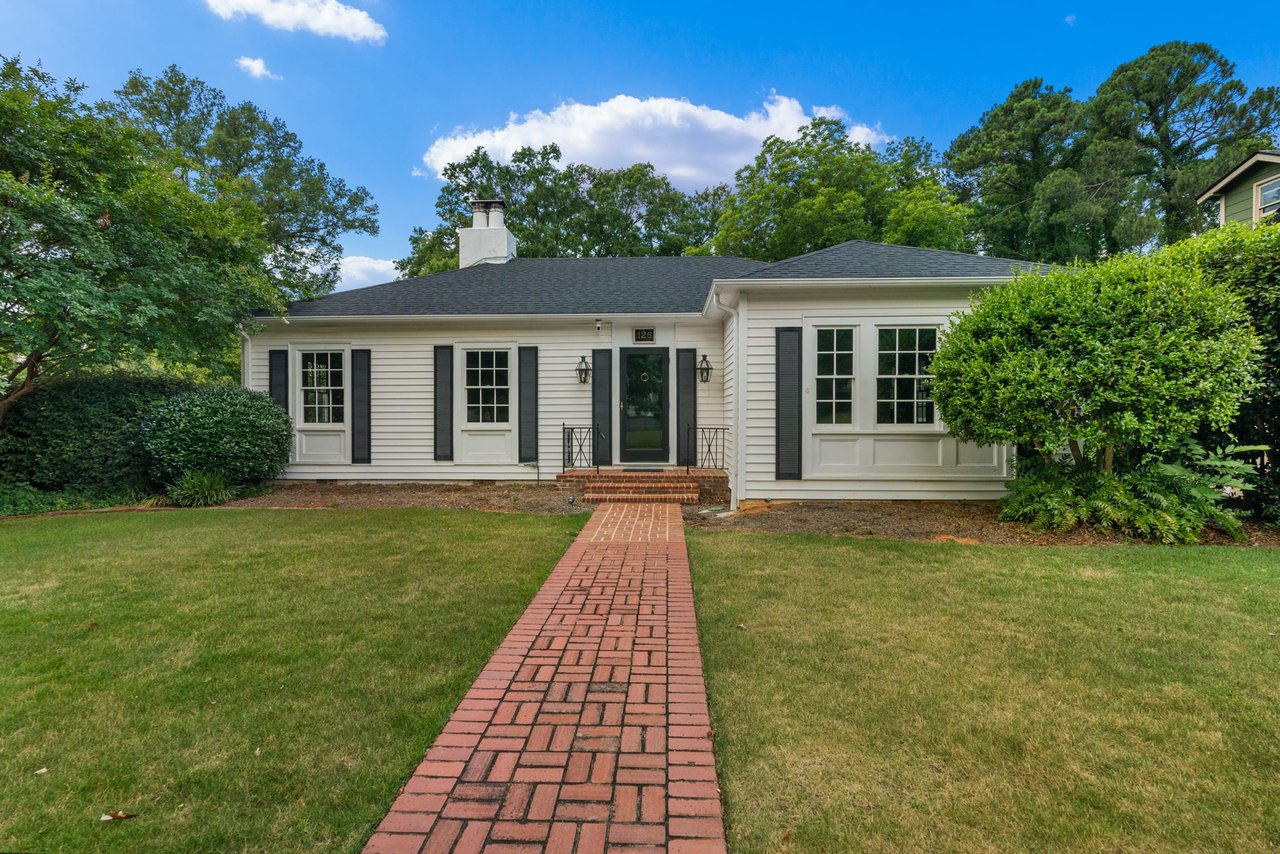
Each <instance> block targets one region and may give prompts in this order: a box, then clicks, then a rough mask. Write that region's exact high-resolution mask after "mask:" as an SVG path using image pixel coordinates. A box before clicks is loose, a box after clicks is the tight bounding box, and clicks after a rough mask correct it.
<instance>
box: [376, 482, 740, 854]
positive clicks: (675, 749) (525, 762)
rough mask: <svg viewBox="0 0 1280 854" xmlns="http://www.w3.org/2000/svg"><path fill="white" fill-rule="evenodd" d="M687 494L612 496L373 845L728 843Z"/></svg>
mask: <svg viewBox="0 0 1280 854" xmlns="http://www.w3.org/2000/svg"><path fill="white" fill-rule="evenodd" d="M721 816H722V814H721V808H720V793H719V789H718V788H717V786H716V771H715V762H714V758H713V755H712V751H711V730H710V721H709V719H708V717H707V697H706V687H705V685H704V683H703V675H702V656H701V653H700V652H699V650H698V632H697V624H696V623H695V620H694V610H693V585H692V582H691V580H690V577H689V558H688V553H687V551H686V549H685V542H684V526H683V523H682V522H681V519H680V508H679V507H678V506H677V505H674V504H605V505H601V506H600V507H599V508H597V510H596V512H595V513H594V514H593V515H592V517H591V520H590V521H589V522H588V523H587V526H586V527H585V528H584V529H583V530H582V533H581V534H579V536H578V538H577V539H576V540H575V541H574V543H573V545H572V546H570V547H569V550H568V551H567V552H566V553H565V555H564V557H563V558H562V559H561V560H560V562H559V563H558V564H557V565H556V568H555V569H554V570H553V571H552V573H551V575H550V577H549V578H548V579H547V581H546V583H545V584H544V585H543V587H542V589H541V590H540V591H539V592H538V595H537V596H535V597H534V599H533V601H532V602H531V603H530V605H529V608H528V609H527V610H526V611H525V613H524V615H523V616H522V617H521V618H520V620H519V622H517V623H516V626H515V628H513V629H512V630H511V633H510V634H509V635H508V636H507V638H506V640H504V641H503V643H502V645H501V646H500V647H499V648H498V651H497V652H496V653H494V655H493V658H492V659H490V661H489V663H488V665H487V666H486V667H485V669H484V672H482V673H481V674H480V676H479V678H477V679H476V681H475V684H474V685H472V687H471V690H470V691H468V692H467V695H466V697H465V698H464V699H463V701H462V702H461V703H460V704H459V705H458V708H457V710H456V711H455V712H454V714H453V717H452V718H451V719H450V720H449V722H448V723H447V724H446V725H445V727H444V730H443V732H441V734H440V737H439V738H437V739H436V742H435V744H434V745H433V746H432V747H431V749H430V750H429V751H427V755H426V757H425V759H424V760H423V762H422V764H421V765H419V766H418V768H417V770H416V771H415V772H414V774H413V776H412V777H411V778H410V779H409V781H408V782H407V783H406V784H405V786H404V789H403V791H402V792H401V793H400V795H399V797H397V798H396V800H395V802H394V803H393V804H392V805H391V810H390V812H388V813H387V815H386V817H385V818H384V819H383V820H382V823H381V824H379V826H378V828H377V831H376V832H375V833H374V834H373V836H372V837H371V838H370V839H369V843H368V845H367V846H366V848H365V851H366V853H367V854H373V853H374V852H414V854H418V852H450V851H452V852H473V851H484V852H536V851H554V852H573V851H578V852H596V851H605V850H608V851H625V852H640V851H672V852H689V854H694V853H695V852H697V854H702V852H723V851H724V850H725V843H724V823H723V820H722V817H721Z"/></svg>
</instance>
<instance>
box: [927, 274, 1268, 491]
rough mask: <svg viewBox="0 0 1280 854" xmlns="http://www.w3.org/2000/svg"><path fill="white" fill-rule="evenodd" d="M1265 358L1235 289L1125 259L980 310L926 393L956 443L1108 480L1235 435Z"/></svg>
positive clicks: (938, 361)
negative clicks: (1029, 455) (1034, 456)
mask: <svg viewBox="0 0 1280 854" xmlns="http://www.w3.org/2000/svg"><path fill="white" fill-rule="evenodd" d="M1258 346H1259V344H1258V337H1257V335H1256V333H1255V332H1254V331H1253V329H1252V327H1251V326H1250V324H1249V315H1248V313H1247V311H1246V310H1245V306H1244V302H1243V301H1242V300H1241V299H1240V297H1239V296H1238V295H1237V294H1235V293H1234V292H1233V291H1232V290H1231V289H1230V288H1228V287H1225V286H1223V285H1221V284H1218V283H1216V282H1213V281H1211V280H1209V279H1208V278H1206V277H1205V276H1204V275H1202V274H1201V273H1200V271H1198V270H1196V269H1194V268H1191V267H1188V266H1187V265H1183V264H1178V263H1173V262H1172V261H1171V260H1170V259H1168V258H1167V257H1165V256H1162V255H1157V256H1152V257H1137V256H1122V257H1117V258H1114V259H1112V260H1110V261H1106V262H1104V263H1101V264H1096V265H1094V266H1090V267H1073V268H1069V269H1062V270H1055V271H1051V272H1049V273H1047V274H1045V275H1035V274H1024V275H1021V276H1018V277H1017V278H1016V279H1014V281H1013V282H1011V283H1010V284H1008V285H1006V286H1004V287H1001V288H993V289H990V290H987V291H984V292H982V293H981V294H979V295H978V296H976V297H975V298H974V301H973V305H972V311H971V312H970V313H968V314H964V315H960V316H958V317H956V318H955V319H953V322H952V325H951V328H950V330H949V331H948V332H947V334H946V335H945V336H943V339H942V341H941V343H940V346H939V349H938V353H937V355H936V356H935V357H934V359H933V365H932V371H933V373H934V375H935V377H936V379H934V380H933V383H932V389H933V396H934V399H935V400H936V401H937V403H938V408H939V411H940V412H941V414H942V417H943V419H944V420H945V421H946V423H947V425H948V427H949V428H950V430H951V432H952V433H954V434H956V435H957V436H959V437H960V438H962V439H965V440H968V441H974V442H977V443H979V444H983V445H990V444H1018V445H1025V446H1030V447H1031V448H1033V449H1035V451H1037V452H1038V453H1040V454H1041V455H1042V456H1043V457H1045V458H1046V459H1048V458H1050V457H1051V456H1052V455H1053V454H1055V453H1056V452H1057V451H1058V450H1059V449H1061V448H1064V447H1065V448H1069V449H1070V450H1071V454H1072V457H1073V459H1074V461H1075V463H1076V464H1077V465H1082V464H1085V463H1086V460H1085V456H1086V455H1088V456H1089V457H1090V458H1091V459H1090V461H1089V462H1090V464H1092V465H1095V466H1096V467H1097V468H1098V469H1099V470H1101V471H1109V470H1111V469H1112V468H1113V466H1114V467H1119V468H1125V467H1126V466H1127V467H1133V466H1136V465H1138V464H1140V463H1142V462H1143V461H1145V460H1147V459H1148V458H1149V457H1150V456H1151V455H1153V454H1154V455H1157V456H1159V455H1162V454H1164V453H1167V452H1170V451H1172V450H1173V449H1175V448H1176V447H1177V446H1178V444H1179V443H1180V442H1181V441H1182V439H1183V438H1184V437H1185V436H1187V435H1189V434H1192V433H1195V432H1196V431H1197V430H1199V429H1200V428H1201V427H1203V426H1206V425H1207V426H1209V427H1213V428H1225V427H1227V426H1228V425H1230V423H1231V421H1232V419H1233V418H1234V417H1235V415H1236V413H1237V412H1238V411H1239V408H1240V405H1241V403H1242V402H1243V401H1244V400H1246V399H1247V398H1248V396H1249V393H1250V391H1251V390H1252V389H1253V388H1254V386H1255V385H1256V380H1255V377H1254V372H1255V367H1256V361H1257V355H1256V353H1257V349H1258Z"/></svg>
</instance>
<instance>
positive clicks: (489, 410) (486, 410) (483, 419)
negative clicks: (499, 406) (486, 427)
mask: <svg viewBox="0 0 1280 854" xmlns="http://www.w3.org/2000/svg"><path fill="white" fill-rule="evenodd" d="M480 423H482V424H492V423H493V407H491V406H482V407H480Z"/></svg>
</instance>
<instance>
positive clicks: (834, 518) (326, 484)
mask: <svg viewBox="0 0 1280 854" xmlns="http://www.w3.org/2000/svg"><path fill="white" fill-rule="evenodd" d="M571 497H572V498H573V503H572V504H571V503H570V502H569V499H570V498H571ZM224 506H226V507H279V508H336V507H433V508H445V509H448V508H454V509H465V510H488V511H497V512H503V513H544V514H562V513H583V512H586V511H589V510H591V509H592V506H591V505H590V504H586V503H584V502H583V501H582V495H581V491H580V490H577V489H569V488H561V487H557V486H556V484H555V483H541V484H539V483H529V482H527V481H526V482H521V483H500V482H494V481H462V482H456V483H346V482H341V481H317V482H306V481H289V482H285V483H280V484H277V485H276V486H275V488H274V489H273V490H272V491H271V492H269V493H267V494H265V495H258V496H255V497H253V498H246V499H242V500H240V501H233V502H231V503H230V504H227V505H224ZM723 509H724V508H722V507H720V508H716V509H715V510H711V511H709V510H708V508H706V507H693V506H689V507H685V508H684V519H685V523H686V524H687V525H688V526H689V527H691V528H699V529H704V530H712V531H717V530H719V531H767V532H793V533H813V534H827V535H834V536H843V537H874V538H880V539H888V540H920V541H926V542H958V543H969V544H979V543H980V544H985V545H1038V546H1113V545H1134V544H1136V543H1135V541H1134V540H1132V539H1130V538H1128V537H1125V536H1122V535H1119V534H1111V535H1104V534H1100V533H1098V532H1096V531H1094V530H1092V529H1079V530H1075V531H1069V532H1067V533H1057V532H1054V531H1036V530H1034V529H1032V528H1031V527H1030V526H1029V525H1025V524H1023V523H1021V522H1001V521H1000V520H998V519H997V518H996V512H997V505H996V503H995V502H994V501H809V502H803V503H801V502H785V501H778V502H774V503H773V504H772V505H770V506H768V507H766V508H762V509H759V510H752V511H749V512H741V513H734V514H731V515H725V516H722V515H721V514H720V512H719V511H722V510H723ZM1245 530H1246V532H1247V534H1248V536H1249V541H1248V542H1246V543H1237V542H1236V541H1235V540H1232V539H1231V538H1230V537H1227V536H1225V535H1224V534H1221V533H1218V532H1216V531H1208V532H1206V534H1205V539H1204V542H1205V544H1206V545H1228V546H1269V547H1280V530H1277V529H1275V528H1268V527H1263V526H1260V525H1254V524H1252V523H1249V524H1246V525H1245Z"/></svg>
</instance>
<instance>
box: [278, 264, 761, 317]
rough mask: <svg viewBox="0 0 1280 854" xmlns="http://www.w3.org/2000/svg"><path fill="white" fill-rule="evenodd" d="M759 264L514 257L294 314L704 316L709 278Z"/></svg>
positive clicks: (330, 299)
mask: <svg viewBox="0 0 1280 854" xmlns="http://www.w3.org/2000/svg"><path fill="white" fill-rule="evenodd" d="M762 266H764V265H763V264H761V263H760V262H758V261H749V260H747V259H745V258H725V257H713V256H693V257H687V258H686V257H672V258H666V257H658V258H515V259H513V260H511V261H508V262H507V263H505V264H477V265H476V266H474V267H467V268H466V269H462V270H449V271H447V272H444V273H436V274H435V275H431V276H421V277H419V278H416V279H403V280H401V281H398V282H388V283H387V284H385V285H373V286H371V287H367V288H359V289H357V290H351V291H341V292H339V293H336V294H330V295H329V296H326V297H321V298H320V299H316V300H310V301H307V302H297V303H294V304H293V305H291V306H290V307H289V316H290V317H360V316H366V317H367V316H386V315H399V316H467V315H497V314H532V315H538V314H586V315H606V314H681V313H688V314H700V313H701V312H702V308H703V305H704V304H705V302H706V300H707V294H708V293H709V292H710V291H711V280H712V279H733V278H738V277H740V276H743V275H745V274H747V273H750V272H752V271H753V270H758V269H760V268H761V267H762Z"/></svg>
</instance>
